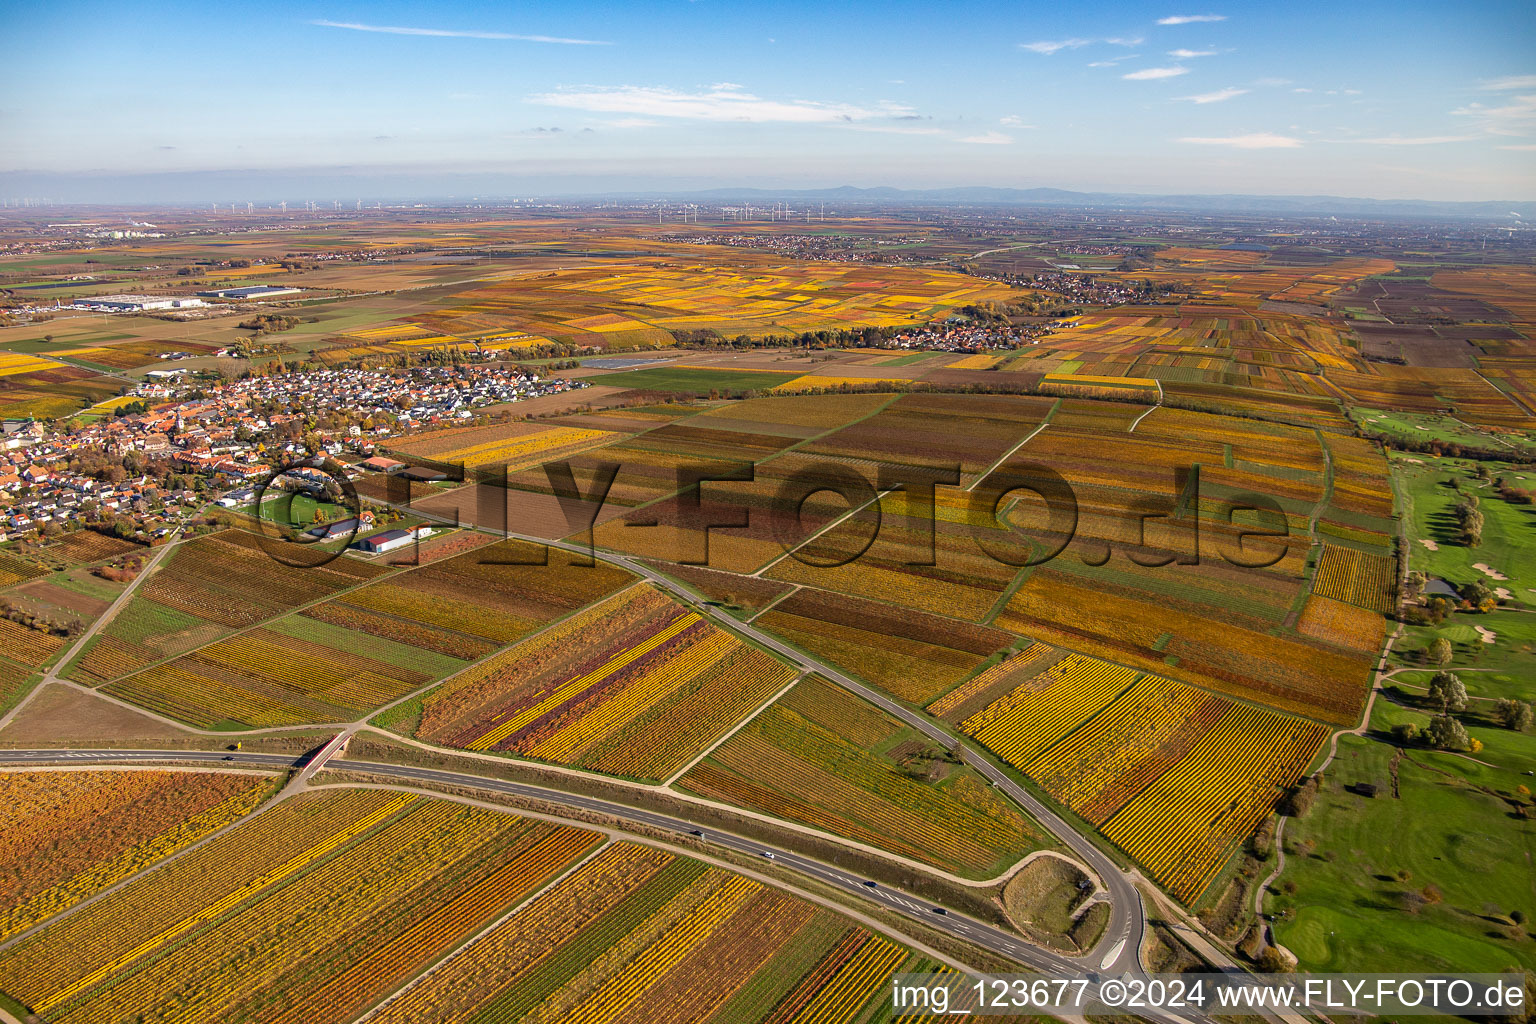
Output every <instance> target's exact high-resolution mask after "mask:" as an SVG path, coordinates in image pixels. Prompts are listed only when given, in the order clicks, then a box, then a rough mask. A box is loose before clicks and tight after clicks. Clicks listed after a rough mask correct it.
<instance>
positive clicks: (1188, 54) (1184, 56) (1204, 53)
mask: <svg viewBox="0 0 1536 1024" xmlns="http://www.w3.org/2000/svg"><path fill="white" fill-rule="evenodd" d="M1168 56H1170V57H1176V58H1177V59H1179V60H1190V59H1192V58H1194V57H1214V56H1216V51H1215V50H1183V49H1180V50H1169V51H1168Z"/></svg>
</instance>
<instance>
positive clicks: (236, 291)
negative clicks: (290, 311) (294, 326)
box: [197, 284, 301, 299]
mask: <svg viewBox="0 0 1536 1024" xmlns="http://www.w3.org/2000/svg"><path fill="white" fill-rule="evenodd" d="M300 290H301V289H298V288H279V287H277V286H276V285H270V284H256V285H250V286H248V287H245V288H215V289H214V290H213V291H208V292H198V293H197V294H199V295H201V296H203V297H204V298H209V299H265V298H269V297H271V296H273V295H297V294H298V293H299V291H300Z"/></svg>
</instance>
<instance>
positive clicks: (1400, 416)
mask: <svg viewBox="0 0 1536 1024" xmlns="http://www.w3.org/2000/svg"><path fill="white" fill-rule="evenodd" d="M1350 418H1351V419H1353V420H1354V421H1355V422H1356V423H1358V424H1359V425H1360V426H1361V427H1362V428H1364V429H1365V430H1368V431H1370V432H1372V433H1375V434H1384V435H1386V436H1387V437H1393V438H1397V439H1399V440H1402V441H1433V440H1440V441H1449V442H1451V443H1452V444H1460V445H1466V446H1468V447H1472V448H1485V449H1490V450H1492V451H1498V450H1500V449H1503V448H1510V449H1514V450H1521V449H1523V450H1525V451H1528V452H1536V439H1533V438H1530V437H1528V436H1526V435H1523V434H1493V433H1491V432H1489V431H1486V430H1481V429H1479V428H1477V427H1474V426H1472V425H1471V424H1469V423H1463V422H1462V421H1461V420H1459V419H1457V418H1456V417H1454V416H1451V415H1448V414H1446V413H1420V412H1395V411H1389V410H1385V409H1367V408H1364V407H1363V406H1356V407H1354V408H1353V409H1351V410H1350Z"/></svg>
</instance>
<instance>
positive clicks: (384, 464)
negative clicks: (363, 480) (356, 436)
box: [358, 455, 405, 473]
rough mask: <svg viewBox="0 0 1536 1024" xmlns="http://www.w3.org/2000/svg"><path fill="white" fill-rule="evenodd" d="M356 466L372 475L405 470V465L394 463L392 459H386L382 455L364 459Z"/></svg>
mask: <svg viewBox="0 0 1536 1024" xmlns="http://www.w3.org/2000/svg"><path fill="white" fill-rule="evenodd" d="M358 465H359V466H361V467H362V468H363V469H366V470H368V471H370V472H373V473H398V472H400V470H402V469H404V468H405V463H403V462H396V461H395V460H394V459H386V458H385V457H384V456H382V455H375V456H373V457H372V458H370V459H364V460H363V461H362V462H359V463H358Z"/></svg>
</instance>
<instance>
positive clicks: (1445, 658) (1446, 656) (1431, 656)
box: [1424, 636, 1455, 665]
mask: <svg viewBox="0 0 1536 1024" xmlns="http://www.w3.org/2000/svg"><path fill="white" fill-rule="evenodd" d="M1454 653H1455V651H1453V650H1452V649H1451V642H1450V641H1449V640H1447V639H1446V638H1445V637H1443V636H1437V637H1435V638H1434V639H1433V640H1431V641H1430V643H1429V646H1428V647H1426V648H1424V655H1425V657H1426V658H1427V659H1428V660H1429V662H1430V663H1431V664H1433V665H1449V664H1450V663H1451V655H1453V654H1454Z"/></svg>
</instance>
